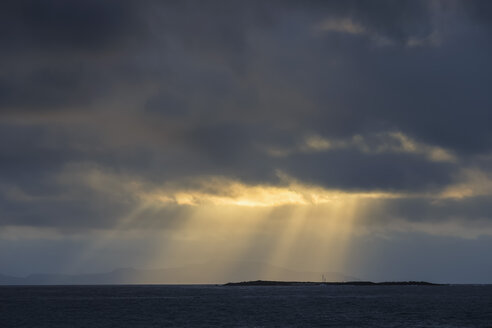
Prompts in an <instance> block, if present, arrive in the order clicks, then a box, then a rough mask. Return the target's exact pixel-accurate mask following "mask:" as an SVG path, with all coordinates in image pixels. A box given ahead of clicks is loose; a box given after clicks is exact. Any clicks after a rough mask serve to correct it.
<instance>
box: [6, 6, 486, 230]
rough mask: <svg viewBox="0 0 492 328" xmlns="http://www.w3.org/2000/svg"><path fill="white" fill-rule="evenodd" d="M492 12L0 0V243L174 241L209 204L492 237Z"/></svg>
mask: <svg viewBox="0 0 492 328" xmlns="http://www.w3.org/2000/svg"><path fill="white" fill-rule="evenodd" d="M491 13H492V8H491V7H490V5H489V2H487V1H439V0H436V1H399V2H396V3H395V2H393V1H383V0H378V1H370V2H364V1H343V2H340V1H322V2H321V1H320V2H318V1H307V2H302V3H300V2H296V1H269V2H266V3H265V2H263V1H248V2H242V1H211V2H200V1H176V2H174V1H168V2H160V1H150V0H149V1H139V2H133V1H83V2H67V1H61V0H48V1H43V2H38V1H4V2H2V4H1V5H0V42H1V43H2V50H1V52H0V63H1V64H0V65H1V70H0V168H1V170H0V229H7V228H8V227H24V228H34V229H36V228H39V229H46V228H47V229H54V230H58V231H65V232H69V231H71V232H73V233H75V232H81V231H93V230H99V229H102V230H111V229H116V228H118V229H134V228H137V227H140V228H141V227H144V226H150V227H153V228H156V227H158V228H159V229H164V230H166V229H167V230H169V229H173V228H175V227H177V226H179V225H178V224H177V222H179V220H180V219H182V218H187V217H189V216H190V215H191V213H192V212H193V207H194V206H200V205H203V204H206V205H207V204H208V205H210V202H212V203H214V202H215V203H217V202H218V203H219V205H220V204H221V205H227V206H249V205H254V204H256V205H259V206H267V207H268V206H270V207H272V208H277V209H278V208H285V209H286V211H289V210H288V208H289V206H294V205H298V206H317V205H316V202H314V201H313V197H314V198H316V197H318V198H319V197H321V198H322V197H324V196H323V195H325V196H326V195H334V194H338V195H343V197H347V198H346V199H351V197H362V196H360V195H371V196H370V197H365V196H364V197H362V198H361V199H359V203H360V204H361V205H360V206H361V207H364V209H365V212H363V213H362V212H360V211H359V212H360V213H359V218H360V222H363V223H360V226H361V227H368V226H375V227H382V226H385V225H387V226H388V227H389V226H392V222H393V223H395V222H396V223H395V224H400V223H401V222H403V223H401V225H400V226H401V227H407V228H404V229H407V230H408V229H410V230H411V229H416V230H419V229H420V230H422V231H424V232H425V233H429V234H435V233H436V231H438V230H439V228H435V225H436V224H442V227H444V226H452V227H453V228H449V229H448V230H446V229H444V228H443V231H444V230H446V231H448V232H447V234H450V235H453V236H462V237H463V236H465V237H467V238H468V237H469V236H478V235H480V234H486V235H489V234H490V231H491V229H492V223H491V217H490V206H489V204H488V203H489V202H488V200H489V198H490V196H491V193H492V182H491V181H492V180H491V178H490V176H491V174H492V172H491V170H490V164H491V163H490V158H491V147H492V130H491V129H490V126H489V122H490V121H491V120H492V117H491V116H492V111H491V110H490V108H492V97H491V96H490V90H489V89H490V85H491V84H492V63H491V61H490V58H491V57H492V45H491V43H490V42H489V40H490V37H491V36H492V24H491V22H492V21H491V17H492V14H491ZM296 188H297V189H296ZM300 190H301V191H300ZM306 193H307V194H309V195H310V196H309V197H308V196H306ZM180 195H181V196H180ZM183 195H187V196H186V197H188V198H186V197H185V198H186V199H188V200H187V201H183V199H185V198H183V197H184V196H183ZM190 195H191V196H190ZM313 195H315V196H313ZM159 197H161V198H159ZM179 197H181V198H179ZM190 197H191V198H190ZM159 199H160V201H158V200H159ZM180 199H181V201H180ZM366 203H367V204H368V205H367V206H366V205H364V204H366ZM208 205H207V206H208ZM216 205H217V204H216ZM130 213H133V214H131V215H133V218H132V219H131V220H130V221H131V222H129V219H128V217H129V216H130ZM282 213H283V212H282ZM125 222H126V223H125ZM422 223H425V224H424V225H422ZM427 223H428V225H426V224H427ZM411 227H413V228H411ZM364 229H366V228H361V231H362V230H364ZM374 229H376V228H374ZM378 229H379V228H378ZM388 229H389V228H388ZM402 229H403V228H402ZM436 229H437V230H436ZM420 230H419V231H420ZM480 231H481V232H480Z"/></svg>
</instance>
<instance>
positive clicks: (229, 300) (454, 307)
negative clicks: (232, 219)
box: [0, 285, 492, 328]
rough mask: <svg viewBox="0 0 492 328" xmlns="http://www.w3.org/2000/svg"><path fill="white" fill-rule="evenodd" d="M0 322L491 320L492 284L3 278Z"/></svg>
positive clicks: (475, 323)
mask: <svg viewBox="0 0 492 328" xmlns="http://www.w3.org/2000/svg"><path fill="white" fill-rule="evenodd" d="M0 327H2V328H5V327H50V328H53V327H492V285H481V286H479V285H450V286H278V287H257V286H248V287H225V286H213V285H185V286H177V285H146V286H144V285H126V286H122V285H113V286H2V287H0Z"/></svg>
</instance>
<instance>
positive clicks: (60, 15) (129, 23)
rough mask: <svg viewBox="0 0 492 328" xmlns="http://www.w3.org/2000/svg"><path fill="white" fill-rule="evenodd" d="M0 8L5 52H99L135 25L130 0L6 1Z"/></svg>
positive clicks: (124, 38)
mask: <svg viewBox="0 0 492 328" xmlns="http://www.w3.org/2000/svg"><path fill="white" fill-rule="evenodd" d="M0 9H1V10H0V12H1V14H0V18H1V19H0V31H1V32H0V37H1V39H2V46H3V52H6V53H9V52H13V53H15V54H23V55H25V53H24V52H25V51H37V52H38V53H39V54H43V53H46V52H55V51H56V52H61V54H65V52H66V51H68V52H74V51H88V52H91V51H100V50H101V49H108V48H110V47H112V46H114V45H115V44H118V43H119V42H121V41H127V39H128V38H129V36H131V35H135V33H136V31H135V30H136V28H138V26H137V24H136V16H137V15H138V14H137V13H136V10H138V6H136V5H135V4H134V3H132V2H131V1H112V0H109V1H95V0H89V1H62V0H47V1H42V2H40V1H34V0H33V1H29V0H21V1H10V0H7V1H2V4H1V5H0ZM135 36H137V35H135Z"/></svg>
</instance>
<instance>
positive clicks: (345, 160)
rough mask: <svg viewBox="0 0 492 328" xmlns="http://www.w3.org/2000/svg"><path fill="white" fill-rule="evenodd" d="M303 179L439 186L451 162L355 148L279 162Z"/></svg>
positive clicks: (355, 185) (390, 187)
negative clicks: (361, 150)
mask: <svg viewBox="0 0 492 328" xmlns="http://www.w3.org/2000/svg"><path fill="white" fill-rule="evenodd" d="M280 165H283V166H284V167H285V172H287V173H288V174H290V175H292V176H295V177H298V178H299V179H301V181H308V182H310V183H312V184H320V185H324V186H327V187H332V188H340V189H359V190H371V189H376V190H387V191H401V190H412V191H419V190H420V191H425V190H427V191H431V190H439V188H440V187H442V186H443V185H447V184H448V183H450V182H451V181H452V179H451V172H453V169H454V167H453V165H452V164H443V163H433V162H429V161H427V160H426V159H423V158H421V157H418V156H415V155H408V154H377V155H367V154H361V153H359V152H354V151H332V152H325V153H314V154H301V155H297V156H292V158H291V159H288V160H286V161H284V162H283V163H280Z"/></svg>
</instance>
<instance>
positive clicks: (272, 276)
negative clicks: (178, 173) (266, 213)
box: [0, 261, 360, 285]
mask: <svg viewBox="0 0 492 328" xmlns="http://www.w3.org/2000/svg"><path fill="white" fill-rule="evenodd" d="M323 276H324V278H325V279H326V280H327V281H335V282H336V281H354V280H360V279H358V278H355V277H351V276H347V275H344V274H341V273H338V272H307V271H295V270H290V269H285V268H281V267H277V266H274V265H269V264H265V263H260V262H219V261H215V262H207V263H201V264H194V265H187V266H183V267H176V268H166V269H154V270H139V269H134V268H120V269H116V270H113V271H110V272H105V273H93V274H31V275H28V276H26V277H14V276H8V275H2V274H0V285H98V284H223V283H226V282H228V281H249V280H283V281H321V280H322V277H323Z"/></svg>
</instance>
